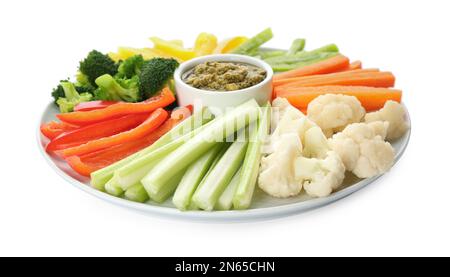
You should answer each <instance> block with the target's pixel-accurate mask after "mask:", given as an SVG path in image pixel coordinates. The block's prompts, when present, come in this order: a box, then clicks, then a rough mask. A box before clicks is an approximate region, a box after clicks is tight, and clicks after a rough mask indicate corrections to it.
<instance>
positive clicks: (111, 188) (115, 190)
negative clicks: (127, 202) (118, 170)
mask: <svg viewBox="0 0 450 277" xmlns="http://www.w3.org/2000/svg"><path fill="white" fill-rule="evenodd" d="M105 191H106V192H107V193H109V194H111V195H114V196H121V195H122V194H123V190H122V189H121V188H120V186H119V184H118V183H117V180H116V178H111V180H109V181H108V182H107V183H106V184H105Z"/></svg>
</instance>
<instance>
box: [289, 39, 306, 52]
mask: <svg viewBox="0 0 450 277" xmlns="http://www.w3.org/2000/svg"><path fill="white" fill-rule="evenodd" d="M305 43H306V40H305V39H303V38H298V39H295V40H294V41H293V42H292V44H291V48H289V51H288V52H287V55H292V54H295V53H297V52H300V51H302V50H303V48H305Z"/></svg>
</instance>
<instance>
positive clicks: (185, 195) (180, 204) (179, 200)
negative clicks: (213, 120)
mask: <svg viewBox="0 0 450 277" xmlns="http://www.w3.org/2000/svg"><path fill="white" fill-rule="evenodd" d="M222 148H223V145H222V143H221V144H218V145H217V146H215V147H213V148H212V149H211V150H209V151H208V152H206V153H205V154H204V155H203V156H202V157H201V158H200V159H198V160H197V161H196V162H195V163H193V164H191V165H190V166H189V167H188V168H187V170H186V173H185V174H184V176H183V178H182V179H181V181H180V184H179V185H178V187H177V190H176V191H175V194H174V195H173V199H172V202H173V204H174V205H175V206H176V207H177V208H178V209H180V210H186V209H187V208H188V206H189V203H190V202H191V197H192V194H193V193H194V191H195V189H196V188H197V186H198V184H199V183H200V181H201V180H202V179H203V177H204V176H205V174H206V173H207V172H208V169H209V168H210V167H211V164H212V162H213V161H214V159H215V158H216V156H217V155H218V154H219V152H220V150H221V149H222Z"/></svg>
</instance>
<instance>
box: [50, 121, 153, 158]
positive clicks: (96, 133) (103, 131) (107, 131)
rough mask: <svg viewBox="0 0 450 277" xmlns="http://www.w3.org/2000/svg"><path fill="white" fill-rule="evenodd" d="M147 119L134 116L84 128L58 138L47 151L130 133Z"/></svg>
mask: <svg viewBox="0 0 450 277" xmlns="http://www.w3.org/2000/svg"><path fill="white" fill-rule="evenodd" d="M147 117H148V115H147V114H132V115H127V116H124V117H120V118H115V119H110V120H107V121H103V122H99V123H95V124H92V125H88V126H84V127H81V128H78V129H76V130H73V131H69V132H67V133H64V134H62V135H60V136H58V137H57V138H55V139H54V140H52V141H51V142H50V143H49V144H47V146H46V148H45V150H47V151H55V150H61V149H65V148H69V147H74V146H77V145H81V144H83V143H86V142H88V141H91V140H94V139H99V138H103V137H109V136H112V135H115V134H118V133H121V132H124V131H128V130H130V129H132V128H134V127H136V126H138V125H139V124H141V123H142V122H144V120H145V119H146V118H147Z"/></svg>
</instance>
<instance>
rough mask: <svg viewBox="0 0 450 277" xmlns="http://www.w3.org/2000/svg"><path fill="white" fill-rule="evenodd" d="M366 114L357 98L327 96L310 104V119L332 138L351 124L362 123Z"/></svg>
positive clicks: (319, 97)
mask: <svg viewBox="0 0 450 277" xmlns="http://www.w3.org/2000/svg"><path fill="white" fill-rule="evenodd" d="M365 114H366V111H365V110H364V108H363V107H362V106H361V103H360V102H359V101H358V99H357V98H356V97H355V96H350V95H342V94H325V95H320V96H318V97H316V98H315V99H314V100H312V101H311V102H310V103H309V104H308V117H309V118H310V119H311V120H312V121H314V122H315V123H316V124H317V125H319V127H320V128H321V129H322V131H323V132H324V134H325V136H327V137H331V136H332V135H333V134H334V133H336V132H339V131H342V130H343V129H344V128H345V126H347V125H348V124H350V123H355V122H360V121H361V119H362V118H363V117H364V115H365Z"/></svg>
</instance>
